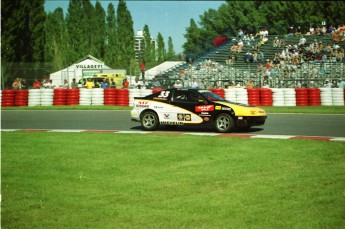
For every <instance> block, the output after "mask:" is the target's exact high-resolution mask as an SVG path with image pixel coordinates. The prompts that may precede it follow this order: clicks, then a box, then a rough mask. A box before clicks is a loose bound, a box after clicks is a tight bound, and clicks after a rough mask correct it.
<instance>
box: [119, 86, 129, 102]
mask: <svg viewBox="0 0 345 229" xmlns="http://www.w3.org/2000/svg"><path fill="white" fill-rule="evenodd" d="M116 105H118V106H129V91H128V89H116Z"/></svg>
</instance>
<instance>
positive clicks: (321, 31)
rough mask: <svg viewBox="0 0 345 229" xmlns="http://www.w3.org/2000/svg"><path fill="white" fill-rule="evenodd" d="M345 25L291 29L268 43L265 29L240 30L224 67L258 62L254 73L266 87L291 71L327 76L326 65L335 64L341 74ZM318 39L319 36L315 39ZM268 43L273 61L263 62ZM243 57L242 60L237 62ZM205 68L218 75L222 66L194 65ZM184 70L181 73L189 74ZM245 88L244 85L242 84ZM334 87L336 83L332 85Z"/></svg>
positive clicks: (287, 75)
mask: <svg viewBox="0 0 345 229" xmlns="http://www.w3.org/2000/svg"><path fill="white" fill-rule="evenodd" d="M344 31H345V25H342V26H338V27H337V28H335V27H333V26H329V27H328V28H327V27H326V26H325V25H323V26H321V27H319V26H317V27H316V28H314V27H312V26H310V28H309V30H308V31H302V29H301V27H299V26H298V27H296V29H295V28H294V27H290V28H289V29H288V31H287V34H285V36H279V37H278V36H276V37H275V38H274V39H272V40H269V38H268V34H269V32H268V31H267V29H266V28H265V27H263V28H262V29H260V31H259V32H258V33H256V34H246V33H245V32H244V31H243V30H239V31H238V34H237V37H236V41H235V42H234V43H233V44H232V45H231V46H230V50H229V51H230V52H229V56H228V59H227V60H226V64H228V65H229V66H231V65H232V64H234V63H237V62H242V63H248V64H250V63H258V64H257V66H258V67H257V74H259V75H262V76H263V78H264V79H265V81H264V82H263V84H265V85H266V86H267V84H268V80H269V79H272V78H275V77H281V78H283V79H284V78H285V79H288V78H290V77H291V72H295V71H296V70H297V69H299V73H300V72H301V71H304V72H303V73H305V74H308V75H309V76H311V77H321V79H323V76H325V75H326V71H327V67H326V63H338V65H337V66H340V64H341V68H342V71H344V68H345V64H344V49H343V48H342V47H341V46H339V44H338V42H341V41H344ZM317 36H320V39H318V37H317ZM321 36H328V37H332V39H333V40H332V41H331V42H328V41H329V39H326V41H327V42H324V43H323V42H322V41H321V40H323V39H321ZM291 37H295V38H298V39H297V41H298V42H296V43H291V40H294V41H296V39H290V38H291ZM267 44H270V45H272V46H273V47H274V48H275V50H276V53H275V55H274V57H273V59H267V58H266V59H265V54H264V53H263V51H262V46H265V45H267ZM239 56H243V59H239ZM202 68H208V69H209V72H210V73H213V74H214V73H217V72H221V71H222V70H223V69H224V66H222V65H220V64H218V63H214V64H213V65H211V64H210V60H209V59H208V60H207V64H206V62H205V61H203V62H202V63H201V64H200V63H197V67H196V70H200V69H202ZM190 71H191V70H190V69H186V70H185V71H184V74H187V75H188V73H189V72H190ZM243 86H244V85H243ZM333 86H334V87H337V85H336V83H335V85H333Z"/></svg>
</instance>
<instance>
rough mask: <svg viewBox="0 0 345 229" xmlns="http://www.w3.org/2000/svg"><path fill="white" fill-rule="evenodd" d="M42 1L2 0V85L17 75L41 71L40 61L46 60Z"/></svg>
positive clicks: (21, 75)
mask: <svg viewBox="0 0 345 229" xmlns="http://www.w3.org/2000/svg"><path fill="white" fill-rule="evenodd" d="M43 4H44V1H43V0H37V1H35V2H33V3H31V2H28V1H21V0H13V1H1V31H2V33H1V43H2V44H1V46H2V47H3V48H2V50H1V51H2V52H1V60H2V61H1V65H2V66H1V67H2V84H3V85H2V86H5V85H4V84H5V83H6V82H10V81H13V78H15V77H23V78H26V79H30V78H32V77H34V75H36V74H41V73H40V72H41V67H42V66H39V65H38V64H37V63H42V62H43V60H44V42H45V38H44V24H45V17H46V16H45V12H44V8H43ZM43 70H44V69H43Z"/></svg>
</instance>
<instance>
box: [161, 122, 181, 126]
mask: <svg viewBox="0 0 345 229" xmlns="http://www.w3.org/2000/svg"><path fill="white" fill-rule="evenodd" d="M160 124H163V125H183V122H173V121H161V122H160Z"/></svg>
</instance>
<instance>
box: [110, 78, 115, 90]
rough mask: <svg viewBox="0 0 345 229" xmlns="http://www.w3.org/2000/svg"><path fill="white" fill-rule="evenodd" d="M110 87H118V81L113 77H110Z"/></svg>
mask: <svg viewBox="0 0 345 229" xmlns="http://www.w3.org/2000/svg"><path fill="white" fill-rule="evenodd" d="M110 88H116V83H115V81H114V79H113V78H111V79H110Z"/></svg>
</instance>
